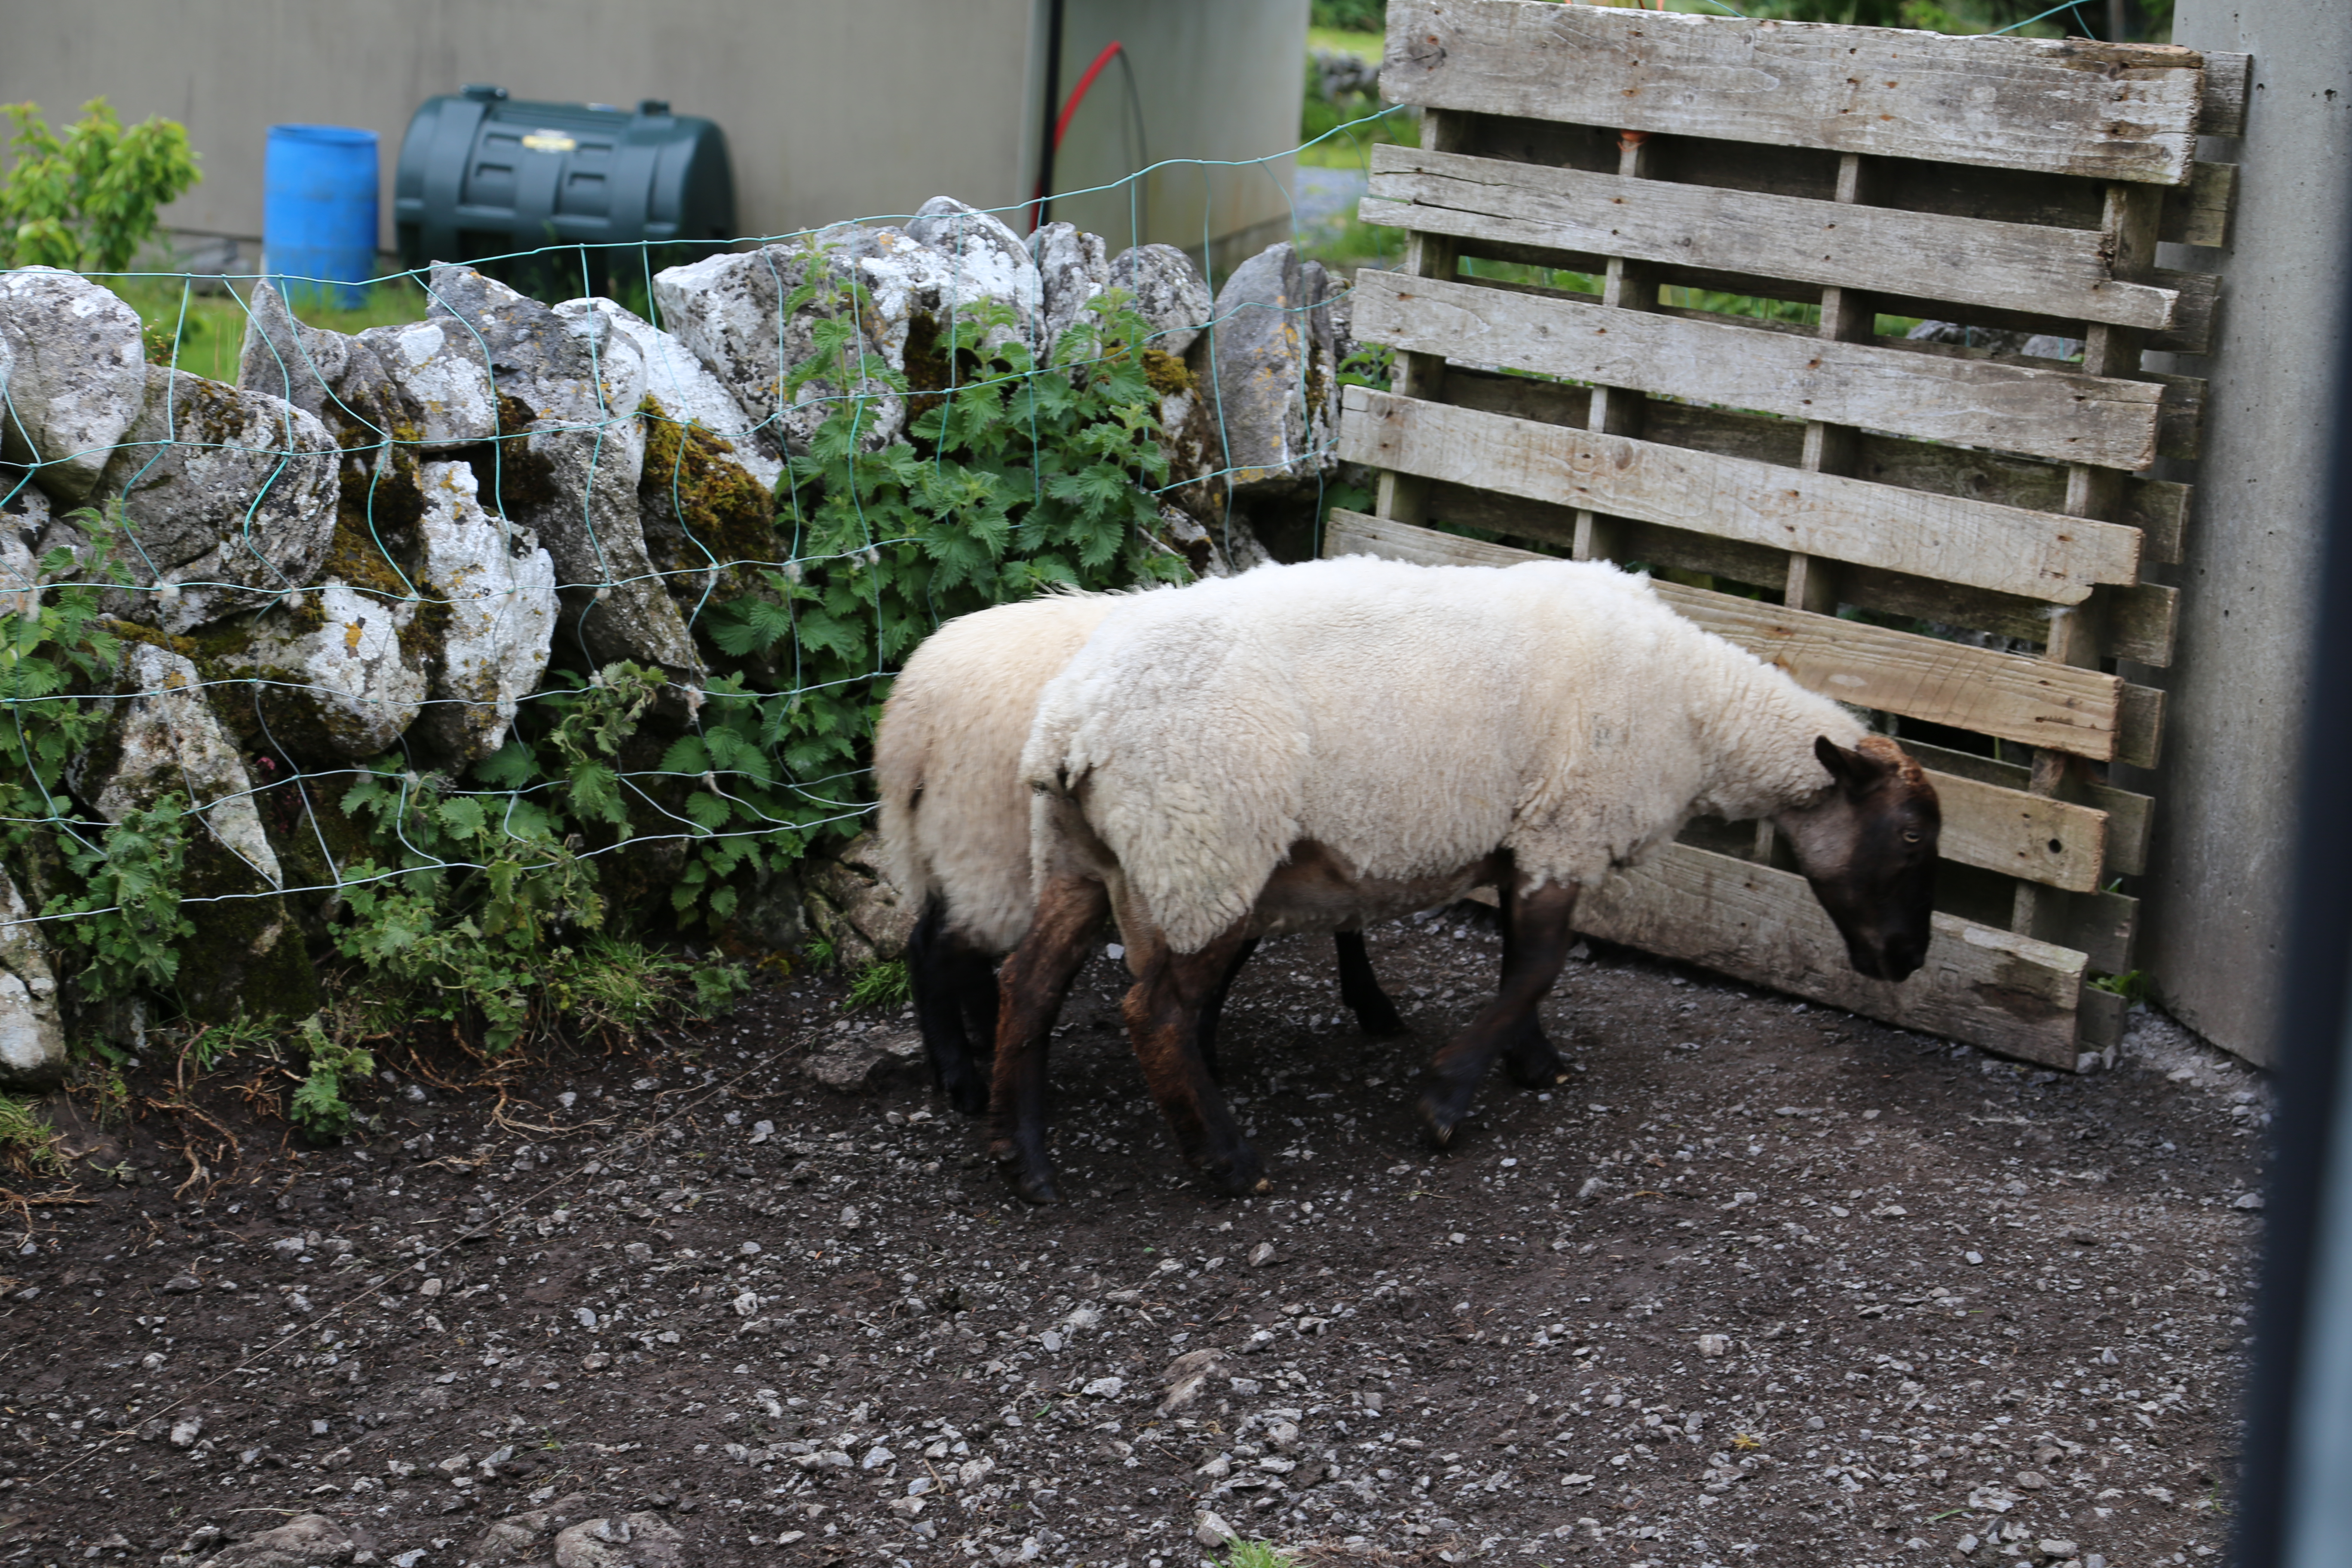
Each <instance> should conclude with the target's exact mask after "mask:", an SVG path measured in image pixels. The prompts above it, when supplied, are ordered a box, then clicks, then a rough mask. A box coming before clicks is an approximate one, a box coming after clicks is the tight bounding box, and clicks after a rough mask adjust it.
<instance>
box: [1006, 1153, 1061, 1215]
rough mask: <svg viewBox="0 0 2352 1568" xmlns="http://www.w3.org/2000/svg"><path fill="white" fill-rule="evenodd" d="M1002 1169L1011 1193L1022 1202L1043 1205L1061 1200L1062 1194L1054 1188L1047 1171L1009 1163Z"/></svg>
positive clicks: (1052, 1180)
mask: <svg viewBox="0 0 2352 1568" xmlns="http://www.w3.org/2000/svg"><path fill="white" fill-rule="evenodd" d="M1003 1169H1004V1180H1005V1182H1006V1183H1007V1184H1009V1185H1010V1186H1011V1187H1012V1188H1013V1196H1014V1197H1017V1198H1019V1199H1020V1200H1021V1201H1022V1202H1024V1203H1028V1204H1035V1205H1038V1206H1040V1207H1043V1206H1044V1205H1047V1204H1057V1203H1060V1202H1061V1201H1062V1194H1060V1193H1059V1192H1057V1191H1055V1187H1054V1178H1053V1176H1052V1175H1051V1174H1050V1173H1047V1172H1044V1171H1029V1170H1024V1169H1023V1168H1021V1167H1019V1166H1017V1165H1011V1164H1008V1165H1006V1166H1005V1167H1004V1168H1003Z"/></svg>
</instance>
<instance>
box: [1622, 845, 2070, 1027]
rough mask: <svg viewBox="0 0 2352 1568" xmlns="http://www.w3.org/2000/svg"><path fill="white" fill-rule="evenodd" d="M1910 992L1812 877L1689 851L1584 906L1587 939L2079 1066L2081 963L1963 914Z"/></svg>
mask: <svg viewBox="0 0 2352 1568" xmlns="http://www.w3.org/2000/svg"><path fill="white" fill-rule="evenodd" d="M1934 922H1935V923H1934V931H1933V935H1932V936H1931V938H1930V940H1929V942H1928V947H1927V964H1926V966H1925V967H1924V968H1922V969H1921V970H1920V971H1919V972H1918V973H1916V974H1914V975H1913V976H1912V977H1911V978H1910V979H1908V980H1906V981H1904V982H1903V983H1901V984H1891V983H1889V982H1886V981H1883V980H1865V979H1864V978H1863V977H1862V976H1861V975H1860V974H1857V973H1854V971H1853V965H1852V964H1851V963H1849V961H1848V960H1847V958H1846V952H1845V943H1844V942H1843V939H1841V938H1840V937H1839V935H1838V933H1837V928H1836V927H1835V926H1833V925H1832V924H1831V922H1830V918H1829V916H1828V915H1827V914H1825V913H1823V912H1822V907H1821V905H1820V903H1819V902H1818V901H1817V900H1815V899H1814V898H1813V894H1812V889H1811V888H1810V887H1808V886H1807V885H1806V883H1805V879H1803V878H1802V877H1800V876H1797V875H1795V874H1794V873H1792V872H1789V871H1780V870H1776V869H1774V868H1770V867H1769V866H1759V865H1757V864H1755V863H1753V862H1751V861H1746V860H1736V859H1733V858H1730V857H1728V856H1725V855H1716V854H1711V853H1709V852H1708V851H1706V850H1704V849H1698V848H1694V847H1691V846H1689V845H1687V844H1674V845H1669V846H1667V847H1665V848H1664V850H1662V851H1661V852H1659V854H1658V855H1657V856H1655V857H1654V858H1652V859H1650V860H1648V861H1646V862H1644V863H1643V865H1641V866H1639V867H1636V868H1634V869H1633V870H1632V871H1629V872H1627V873H1625V874H1624V875H1623V876H1622V877H1618V878H1615V879H1612V880H1611V881H1609V882H1607V883H1605V884H1603V885H1602V886H1601V887H1599V888H1595V889H1589V890H1588V891H1587V892H1586V893H1585V894H1584V896H1583V897H1582V898H1581V899H1580V900H1578V901H1577V909H1576V926H1577V929H1578V930H1580V931H1585V932H1587V933H1589V934H1591V935H1593V936H1597V937H1600V938H1601V939H1602V940H1604V941H1607V942H1623V943H1625V944H1626V945H1627V946H1629V947H1638V948H1641V949H1643V951H1644V952H1656V953H1663V954H1664V955H1665V956H1667V957H1669V958H1678V959H1681V960H1683V961H1685V963H1696V964H1700V965H1703V966H1705V967H1706V968H1708V969H1713V970H1717V971H1719V972H1720V973H1725V974H1729V975H1732V976H1734V977H1736V978H1738V979H1740V980H1744V981H1747V982H1748V983H1749V984H1756V985H1769V986H1772V987H1774V988H1775V989H1778V990H1781V991H1787V992H1791V993H1793V994H1797V995H1799V996H1804V997H1809V998H1811V999H1812V1000H1814V1001H1818V1002H1826V1003H1829V1004H1831V1005H1833V1006H1838V1007H1843V1008H1845V1009H1847V1010H1848V1011H1849V1012H1854V1013H1860V1014H1862V1015H1863V1016H1865V1017H1871V1018H1879V1019H1883V1020H1885V1022H1887V1023H1890V1024H1896V1025H1900V1026H1903V1027H1904V1028H1907V1029H1918V1030H1922V1031H1924V1032H1926V1033H1927V1034H1931V1035H1941V1036H1944V1037H1947V1038H1949V1039H1956V1040H1966V1041H1968V1042H1969V1043H1970V1044H1972V1045H1978V1046H1982V1047H1985V1048H1987V1049H1988V1050H1995V1051H2000V1052H2001V1053H2003V1054H2004V1055H2007V1056H2013V1057H2022V1058H2025V1059H2026V1060H2028V1061H2033V1062H2040V1063H2042V1064H2044V1065H2046V1066H2050V1067H2057V1068H2073V1067H2074V1065H2075V1059H2074V1058H2075V1047H2074V1012H2075V1008H2076V1006H2077V1004H2078V999H2079V997H2080V994H2081V991H2082V986H2083V978H2084V957H2083V955H2082V954H2081V953H2079V952H2070V951H2069V950H2067V949H2065V948H2063V947H2058V946H2055V945H2053V944H2052V943H2050V942H2037V941H2035V940H2034V939H2033V938H2032V937H2029V936H2019V935H2016V934H2014V933H2012V932H2010V931H1998V930H1995V929H1994V928H1992V927H1990V926H1986V925H1979V924H1977V923H1976V922H1974V921H1965V920H1960V919H1958V918H1957V917H1955V916H1952V915H1947V914H1937V915H1936V916H1935V917H1934Z"/></svg>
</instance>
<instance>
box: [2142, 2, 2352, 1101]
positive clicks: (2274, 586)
mask: <svg viewBox="0 0 2352 1568" xmlns="http://www.w3.org/2000/svg"><path fill="white" fill-rule="evenodd" d="M2173 41H2174V42H2175V43H2179V44H2185V45H2187V46H2188V47H2191V48H2196V49H2229V50H2242V51H2244V52H2246V53H2249V54H2252V56H2253V58H2254V88H2253V95H2252V99H2253V100H2252V108H2251V110H2250V112H2249V114H2248V116H2247V123H2246V134H2245V137H2244V138H2243V139H2242V141H2239V142H2227V141H2219V140H2216V139H2213V138H2208V139H2207V140H2206V142H2205V145H2204V147H2203V148H2202V150H2201V155H2202V156H2204V157H2208V158H2215V159H2221V160H2223V161H2227V162H2232V163H2239V164H2240V165H2242V173H2241V176H2240V184H2239V195H2238V211H2237V216H2236V221H2235V224H2234V226H2233V228H2232V230H2231V236H2232V243H2231V246H2230V247H2228V248H2227V249H2226V250H2219V251H2215V250H2205V249H2191V248H2189V247H2181V246H2168V247H2163V248H2164V250H2165V251H2166V252H2167V254H2166V255H2164V256H2163V258H2162V260H2163V263H2164V265H2166V266H2170V267H2179V268H2189V269H2192V270H2197V271H2212V272H2219V273H2220V274H2221V277H2222V279H2223V283H2222V294H2221V310H2222V316H2221V337H2220V341H2219V343H2218V345H2217V352H2216V353H2213V354H2211V355H2210V356H2206V357H2203V358H2196V357H2191V356H2181V357H2180V359H2179V365H2178V368H2179V369H2180V370H2182V371H2184V372H2187V373H2189V374H2202V375H2205V376H2207V377H2209V378H2210V392H2209V395H2208V400H2207V403H2206V424H2205V441H2204V454H2205V455H2204V457H2203V458H2202V460H2201V462H2200V465H2199V472H2198V474H2197V479H2198V489H2197V501H2196V510H2195V513H2194V515H2193V516H2192V518H2191V520H2190V525H2189V536H2188V542H2187V550H2186V559H2185V560H2184V561H2183V562H2182V563H2181V565H2180V566H2179V568H2178V569H2177V575H2176V576H2175V577H2174V578H2173V581H2175V582H2177V583H2178V584H2179V585H2180V589H2181V621H2180V633H2179V647H2178V650H2177V652H2176V655H2175V658H2174V661H2173V665H2172V668H2171V669H2170V670H2168V671H2147V670H2131V671H2128V672H2127V673H2130V674H2131V675H2132V677H2133V678H2134V679H2143V680H2148V681H2152V682H2154V683H2156V684H2159V685H2163V686H2166V687H2168V689H2169V690H2170V693H2171V695H2170V698H2169V700H2168V714H2167V719H2166V734H2165V742H2164V763H2163V767H2162V769H2161V770H2160V772H2159V773H2158V775H2157V776H2156V778H2155V780H2154V783H2153V786H2152V787H2153V788H2154V789H2155V791H2156V793H2157V796H2158V808H2157V821H2156V829H2155V836H2154V838H2153V841H2152V843H2151V846H2150V854H2149V868H2150V869H2149V873H2148V875H2147V878H2146V879H2145V882H2144V885H2143V888H2142V892H2143V896H2144V899H2145V903H2144V906H2143V912H2144V921H2145V924H2144V926H2143V934H2142V940H2141V947H2140V962H2141V964H2142V966H2143V967H2144V968H2145V969H2147V972H2148V973H2149V974H2150V976H2151V977H2152V979H2153V980H2154V982H2155V984H2156V988H2157V994H2158V997H2159V999H2160V1000H2161V1001H2162V1002H2163V1004H2164V1005H2165V1006H2166V1007H2167V1008H2168V1009H2169V1010H2170V1011H2171V1012H2172V1013H2173V1014H2174V1015H2175V1016H2178V1017H2179V1019H2180V1021H2181V1022H2183V1023H2185V1024H2187V1025H2188V1026H2189V1027H2191V1028H2193V1029H2195V1030H2196V1031H2197V1032H2198V1033H2199V1034H2200V1035H2202V1036H2204V1037H2206V1038H2207V1039H2209V1040H2211V1041H2212V1042H2214V1043H2215V1044H2217V1045H2221V1046H2224V1047H2228V1048H2229V1049H2231V1050H2233V1051H2236V1052H2238V1053H2240V1054H2241V1055H2243V1056H2247V1057H2250V1058H2253V1059H2254V1060H2256V1061H2262V1062H2267V1061H2269V1060H2270V1059H2271V1055H2272V1030H2273V1026H2274V1019H2275V1016H2276V999H2277V994H2278V986H2279V977H2280V966H2281V963H2283V959H2284V951H2285V937H2286V932H2285V921H2286V907H2287V899H2288V895H2289V892H2290V884H2291V881H2292V871H2293V867H2294V790H2293V788H2292V781H2293V779H2294V766H2295V763H2296V759H2297V756H2298V752H2299V747H2298V744H2297V736H2298V731H2299V729H2300V726H2301V724H2302V721H2303V714H2304V709H2305V701H2306V700H2307V699H2308V697H2309V696H2310V693H2309V691H2308V689H2307V686H2308V682H2307V679H2306V674H2307V671H2308V668H2309V659H2310V646H2311V637H2312V634H2313V630H2314V626H2315V618H2314V608H2315V605H2314V598H2313V595H2312V592H2311V584H2312V574H2313V572H2314V571H2315V568H2316V565H2317V562H2318V551H2319V542H2320V537H2321V533H2322V530H2323V527H2324V509H2325V507H2326V477H2327V459H2328V456H2329V454H2328V451H2327V449H2326V425H2327V420H2326V411H2327V409H2328V407H2329V405H2330V401H2331V399H2332V398H2333V397H2334V395H2335V376H2336V366H2335V356H2336V343H2337V332H2338V330H2339V329H2338V324H2337V313H2338V301H2339V300H2341V298H2342V295H2343V284H2342V282H2341V279H2342V277H2343V268H2345V266H2346V265H2347V260H2346V258H2345V256H2344V253H2343V241H2344V234H2345V219H2346V212H2345V201H2346V192H2347V180H2352V5H2345V4H2342V3H2341V0H2326V3H2315V0H2179V4H2178V5H2177V7H2176V9H2175V11H2174V16H2173ZM2336 700H2337V701H2338V702H2342V701H2344V700H2345V694H2342V693H2337V694H2336ZM2342 718H2343V719H2352V711H2347V712H2346V713H2345V714H2343V715H2342Z"/></svg>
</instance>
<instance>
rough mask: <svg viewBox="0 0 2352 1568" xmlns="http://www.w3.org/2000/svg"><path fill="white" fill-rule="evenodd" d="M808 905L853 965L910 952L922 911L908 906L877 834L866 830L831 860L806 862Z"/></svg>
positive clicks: (812, 919)
mask: <svg viewBox="0 0 2352 1568" xmlns="http://www.w3.org/2000/svg"><path fill="white" fill-rule="evenodd" d="M802 885H803V889H805V896H804V899H803V907H804V908H805V909H806V910H807V914H808V921H809V924H810V926H811V927H812V928H814V930H815V931H816V932H817V934H818V935H820V936H822V937H824V938H826V939H827V940H828V941H830V942H832V943H833V945H834V956H835V959H836V960H838V961H839V962H840V963H842V964H843V965H845V967H848V968H852V969H858V968H863V967H865V966H866V964H868V963H888V962H890V961H891V960H892V959H896V958H900V957H903V956H905V954H906V952H907V939H908V937H909V936H911V935H912V934H913V933H914V930H915V917H916V914H917V911H916V910H912V909H909V908H908V907H906V906H905V905H904V904H903V903H902V902H901V901H900V900H899V898H898V889H897V888H895V887H893V886H892V885H891V883H890V880H889V879H888V878H887V877H886V876H885V875H884V874H883V871H882V861H881V857H880V855H879V853H878V847H877V844H876V841H875V838H874V836H873V835H872V834H870V833H861V834H859V835H858V836H857V837H856V838H853V839H851V840H850V841H849V842H848V843H847V844H845V845H843V846H842V847H841V848H840V849H839V850H837V851H835V854H834V857H833V858H831V859H829V860H817V861H812V862H809V863H807V864H805V865H803V868H802Z"/></svg>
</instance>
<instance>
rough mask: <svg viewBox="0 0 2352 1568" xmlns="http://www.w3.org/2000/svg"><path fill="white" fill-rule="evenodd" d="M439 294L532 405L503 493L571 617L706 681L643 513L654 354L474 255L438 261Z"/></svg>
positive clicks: (586, 637)
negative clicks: (532, 537) (640, 491)
mask: <svg viewBox="0 0 2352 1568" xmlns="http://www.w3.org/2000/svg"><path fill="white" fill-rule="evenodd" d="M433 295H434V303H433V310H435V312H436V313H437V314H442V315H445V316H446V317H447V318H448V319H451V320H454V321H460V322H463V323H464V324H465V325H466V326H467V327H468V328H470V329H471V330H472V331H475V332H477V333H478V334H480V337H481V340H482V342H484V343H486V344H487V345H488V348H489V351H490V360H491V364H492V367H493V369H494V370H495V372H496V374H497V380H498V389H499V395H500V397H501V399H502V400H509V399H510V400H512V401H513V402H515V403H519V404H520V405H521V409H520V411H519V413H527V414H528V415H529V422H528V423H527V424H525V425H523V426H522V429H523V430H524V431H525V432H526V434H525V438H524V440H523V441H522V442H520V443H517V442H513V441H511V440H509V442H507V443H506V444H505V445H506V450H505V451H504V453H502V455H501V458H500V473H499V489H498V491H497V497H498V500H500V501H502V502H503V504H504V508H505V510H506V514H507V515H508V516H509V518H511V519H512V520H513V521H517V522H520V523H521V524H523V525H524V526H525V527H528V528H530V530H531V531H533V532H535V533H536V534H537V535H538V536H539V540H540V542H541V544H543V545H544V546H545V547H546V549H547V552H548V553H549V555H550V556H551V557H552V558H553V559H554V562H555V571H556V581H557V584H558V591H559V594H560V595H561V597H562V605H563V619H564V624H565V626H566V628H567V630H569V631H572V632H576V634H577V635H578V636H579V637H580V638H581V639H582V641H583V643H584V644H585V645H586V647H587V649H588V654H589V657H590V658H592V659H593V660H594V661H595V662H597V663H598V664H606V663H610V662H612V661H614V660H615V659H634V660H635V661H637V662H638V663H641V664H649V665H654V666H656V667H658V668H661V669H662V670H664V671H665V672H666V673H667V674H668V676H669V677H670V679H672V680H673V681H676V682H677V683H679V684H680V685H682V686H688V685H698V684H699V683H700V681H701V679H702V677H703V667H702V660H701V658H700V656H699V655H698V653H697V652H696V651H695V647H694V641H693V639H692V638H691V637H688V634H687V629H686V623H685V621H684V619H683V618H681V617H680V616H679V615H678V611H677V605H675V604H674V603H673V602H672V601H671V599H670V596H669V595H668V593H667V591H666V589H665V586H664V584H663V582H662V580H661V577H660V574H658V573H657V572H656V569H655V567H654V564H653V562H652V560H651V558H650V557H649V556H648V555H647V554H646V541H645V531H644V528H643V526H642V525H641V524H640V522H639V521H638V517H637V481H638V479H639V478H640V476H641V474H642V472H643V469H644V465H645V431H644V429H643V427H642V426H640V425H639V423H638V420H637V405H638V403H639V402H640V401H641V400H642V399H643V398H644V396H645V393H646V362H645V355H644V354H643V353H640V352H639V351H638V349H637V346H636V344H635V343H634V342H630V340H629V339H628V338H627V337H626V336H625V335H623V334H622V333H620V332H618V331H614V327H613V324H612V322H611V321H609V320H607V319H606V318H605V317H604V315H602V314H600V313H599V312H597V311H594V310H583V311H578V312H575V313H573V314H572V315H570V316H564V315H559V314H557V313H556V311H555V310H552V309H551V308H549V307H548V306H545V305H542V304H541V303H539V302H538V301H537V300H530V299H527V298H525V297H524V296H522V295H520V294H518V293H516V292H515V291H514V290H513V289H509V288H507V287H506V286H505V285H504V284H502V283H499V282H497V281H495V280H493V279H488V278H485V277H483V276H482V275H481V274H480V273H478V272H476V271H474V270H472V269H471V268H463V267H439V268H435V269H434V272H433ZM518 447H519V448H520V449H518Z"/></svg>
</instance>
